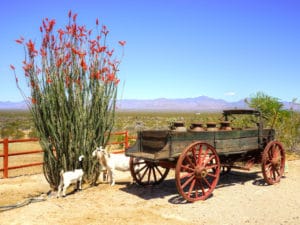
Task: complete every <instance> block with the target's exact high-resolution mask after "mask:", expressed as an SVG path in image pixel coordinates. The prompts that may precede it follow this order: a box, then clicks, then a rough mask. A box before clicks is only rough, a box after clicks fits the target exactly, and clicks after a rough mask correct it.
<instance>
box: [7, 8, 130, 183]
mask: <svg viewBox="0 0 300 225" xmlns="http://www.w3.org/2000/svg"><path fill="white" fill-rule="evenodd" d="M68 16H69V23H68V24H67V25H66V26H65V27H64V28H61V29H58V30H57V32H56V33H55V32H54V31H53V29H54V26H55V20H49V19H44V20H43V22H42V26H41V27H40V31H41V34H42V41H41V47H40V48H39V49H36V47H35V43H34V42H33V41H32V40H29V41H27V42H25V41H24V38H20V39H19V40H16V42H17V43H19V44H22V45H23V46H24V48H25V60H24V61H23V70H24V73H25V77H26V80H27V82H28V86H29V87H30V89H31V96H30V97H29V98H28V97H27V96H26V95H25V93H24V91H22V89H21V88H20V86H19V84H18V79H17V77H16V82H17V86H18V88H19V89H20V91H21V93H22V95H23V96H24V98H25V99H26V100H27V103H28V105H29V108H30V111H31V113H32V115H33V119H34V124H35V128H36V131H37V134H38V136H39V138H40V143H41V146H42V148H43V150H44V168H43V169H44V175H45V177H46V179H47V181H48V182H49V184H50V185H51V186H52V187H53V188H57V186H58V184H59V172H60V170H61V169H64V170H73V169H75V168H76V167H77V166H78V163H79V162H78V157H79V155H81V154H83V155H84V156H85V159H84V168H83V169H84V172H85V180H86V181H88V182H93V181H94V178H95V173H96V171H97V168H96V163H95V161H93V160H92V156H91V152H92V151H93V149H94V148H95V147H96V146H98V145H106V143H107V141H108V139H109V134H110V132H111V130H112V127H113V125H114V115H115V104H116V97H117V86H118V83H119V79H118V77H117V72H118V66H119V63H120V61H118V60H117V59H114V58H113V53H114V50H113V49H109V47H108V46H107V35H108V33H109V31H108V29H107V27H106V26H104V25H103V26H102V27H100V28H99V22H98V20H96V27H95V29H94V30H88V29H87V28H86V26H80V25H78V24H77V22H76V20H77V19H76V18H77V14H73V15H72V13H71V11H70V12H69V14H68ZM94 31H96V34H95V35H94V34H93V32H94ZM119 44H120V45H121V46H124V45H125V41H119ZM11 68H12V69H14V66H13V65H11ZM14 74H15V76H16V73H15V72H14Z"/></svg>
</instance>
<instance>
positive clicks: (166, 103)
mask: <svg viewBox="0 0 300 225" xmlns="http://www.w3.org/2000/svg"><path fill="white" fill-rule="evenodd" d="M282 103H283V104H284V108H285V109H289V108H291V106H292V103H291V102H282ZM232 108H249V107H248V105H247V104H246V103H245V101H244V99H242V100H239V101H235V102H228V101H226V100H224V99H215V98H211V97H208V96H198V97H195V98H174V99H172V98H157V99H123V100H117V110H119V111H185V112H187V111H192V112H198V111H199V112H200V111H222V110H223V109H232ZM27 109H28V108H27V105H26V103H25V101H20V102H10V101H5V102H1V101H0V110H27ZM294 110H296V111H300V106H299V105H294Z"/></svg>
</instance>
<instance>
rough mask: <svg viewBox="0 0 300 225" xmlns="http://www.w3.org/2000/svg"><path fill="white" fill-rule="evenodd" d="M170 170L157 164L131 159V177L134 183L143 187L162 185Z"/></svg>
mask: <svg viewBox="0 0 300 225" xmlns="http://www.w3.org/2000/svg"><path fill="white" fill-rule="evenodd" d="M169 170H170V169H169V168H164V167H161V166H159V164H157V163H155V162H150V161H146V160H143V159H139V158H133V157H131V158H130V172H131V176H132V177H133V179H134V181H136V182H137V183H138V184H140V185H143V186H145V185H156V184H159V183H161V182H162V181H163V180H164V179H165V178H166V176H167V175H168V173H169Z"/></svg>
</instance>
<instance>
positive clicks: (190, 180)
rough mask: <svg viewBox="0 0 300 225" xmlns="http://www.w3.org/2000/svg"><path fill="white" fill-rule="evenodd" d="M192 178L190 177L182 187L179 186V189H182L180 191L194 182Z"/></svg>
mask: <svg viewBox="0 0 300 225" xmlns="http://www.w3.org/2000/svg"><path fill="white" fill-rule="evenodd" d="M194 178H195V177H194V176H193V175H191V177H190V178H188V179H187V180H186V181H185V182H184V183H183V184H182V185H181V187H182V189H184V188H185V187H186V186H187V185H188V184H189V183H191V182H192V181H193V180H194Z"/></svg>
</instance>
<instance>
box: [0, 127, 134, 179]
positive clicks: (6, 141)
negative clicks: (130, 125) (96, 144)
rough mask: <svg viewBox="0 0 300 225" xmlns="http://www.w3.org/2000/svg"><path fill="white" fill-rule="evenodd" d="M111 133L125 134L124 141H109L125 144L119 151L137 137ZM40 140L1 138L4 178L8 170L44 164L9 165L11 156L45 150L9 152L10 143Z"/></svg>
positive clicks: (119, 134) (119, 133) (0, 156)
mask: <svg viewBox="0 0 300 225" xmlns="http://www.w3.org/2000/svg"><path fill="white" fill-rule="evenodd" d="M111 135H112V136H123V138H122V139H123V140H122V141H115V142H110V143H109V144H111V145H123V149H122V150H120V151H117V152H124V150H125V148H128V147H129V140H132V139H135V137H130V136H129V135H128V131H121V132H114V133H111ZM38 141H39V140H38V139H37V138H30V139H18V140H9V139H8V138H5V139H3V140H0V144H3V154H0V158H3V168H0V172H1V171H2V172H3V178H8V171H9V170H14V169H20V168H25V167H31V166H39V165H43V162H33V163H29V164H22V165H17V166H9V157H10V156H18V155H27V154H36V153H42V152H43V151H42V150H41V149H39V150H31V151H23V152H15V153H9V144H11V143H20V142H38Z"/></svg>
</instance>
